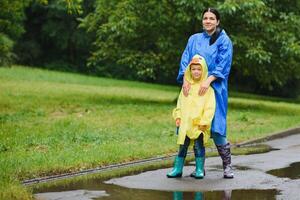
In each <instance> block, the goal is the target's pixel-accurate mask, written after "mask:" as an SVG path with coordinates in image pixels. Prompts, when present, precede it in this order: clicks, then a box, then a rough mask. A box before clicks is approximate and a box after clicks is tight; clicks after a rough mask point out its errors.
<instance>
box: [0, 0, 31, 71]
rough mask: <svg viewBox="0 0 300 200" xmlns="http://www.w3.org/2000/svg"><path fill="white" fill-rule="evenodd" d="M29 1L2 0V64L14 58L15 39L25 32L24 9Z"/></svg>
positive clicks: (0, 36) (0, 54)
mask: <svg viewBox="0 0 300 200" xmlns="http://www.w3.org/2000/svg"><path fill="white" fill-rule="evenodd" d="M28 3H29V0H15V1H9V0H1V1H0V65H5V64H9V63H11V62H12V60H13V58H14V54H13V53H12V50H13V45H14V41H15V40H16V39H18V38H19V37H20V36H21V34H22V33H24V28H23V25H22V23H23V21H24V19H25V15H24V12H23V10H24V8H25V7H26V6H27V5H28ZM12 13H13V14H12Z"/></svg>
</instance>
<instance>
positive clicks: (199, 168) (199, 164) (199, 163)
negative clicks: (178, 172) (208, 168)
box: [195, 157, 205, 179]
mask: <svg viewBox="0 0 300 200" xmlns="http://www.w3.org/2000/svg"><path fill="white" fill-rule="evenodd" d="M204 160H205V157H196V171H195V178H196V179H201V178H203V177H204Z"/></svg>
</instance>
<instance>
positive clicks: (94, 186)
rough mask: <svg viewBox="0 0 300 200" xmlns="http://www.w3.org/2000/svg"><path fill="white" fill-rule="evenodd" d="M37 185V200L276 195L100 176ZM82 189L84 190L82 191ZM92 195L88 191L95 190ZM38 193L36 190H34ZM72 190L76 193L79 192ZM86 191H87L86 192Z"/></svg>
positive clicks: (214, 199) (225, 199)
mask: <svg viewBox="0 0 300 200" xmlns="http://www.w3.org/2000/svg"><path fill="white" fill-rule="evenodd" d="M51 184H52V186H47V184H46V186H45V187H41V186H38V185H37V186H38V188H34V187H33V192H34V193H35V194H36V197H37V200H39V199H43V200H62V199H65V200H68V199H73V200H75V199H76V200H77V199H81V200H97V199H101V200H141V199H142V200H153V199H155V200H188V199H189V200H204V199H205V200H218V199H220V200H241V199H243V200H250V199H251V200H252V199H270V200H271V199H274V200H275V199H276V195H277V194H278V192H277V190H232V191H231V190H228V191H205V192H200V191H199V192H182V191H175V192H174V191H156V190H141V189H130V188H124V187H121V186H117V185H112V184H105V183H103V180H99V179H91V180H90V179H88V180H83V181H77V182H71V183H68V184H64V183H62V184H59V183H58V184H57V183H56V184H55V183H51ZM83 191H84V192H83ZM97 191H98V192H99V193H100V195H99V196H93V195H91V194H97V193H96V192H97ZM37 193H38V194H37ZM75 193H79V196H78V195H77V196H76V194H75ZM88 194H89V195H88Z"/></svg>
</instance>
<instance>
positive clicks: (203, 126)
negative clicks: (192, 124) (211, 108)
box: [198, 125, 208, 131]
mask: <svg viewBox="0 0 300 200" xmlns="http://www.w3.org/2000/svg"><path fill="white" fill-rule="evenodd" d="M207 128H208V126H207V125H198V129H199V130H200V131H206V129H207Z"/></svg>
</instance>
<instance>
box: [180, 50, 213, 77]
mask: <svg viewBox="0 0 300 200" xmlns="http://www.w3.org/2000/svg"><path fill="white" fill-rule="evenodd" d="M192 64H200V65H201V67H202V75H201V80H200V82H202V81H204V80H206V79H207V76H208V70H207V64H206V61H205V59H204V58H203V57H202V56H200V55H198V54H196V55H194V56H193V58H192V60H191V62H190V63H189V65H188V66H187V68H186V70H185V73H184V77H185V79H186V80H187V81H188V82H190V83H194V80H193V78H192V73H191V67H190V66H191V65H192Z"/></svg>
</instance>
